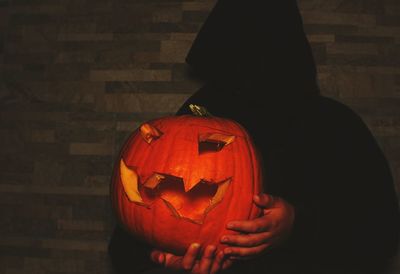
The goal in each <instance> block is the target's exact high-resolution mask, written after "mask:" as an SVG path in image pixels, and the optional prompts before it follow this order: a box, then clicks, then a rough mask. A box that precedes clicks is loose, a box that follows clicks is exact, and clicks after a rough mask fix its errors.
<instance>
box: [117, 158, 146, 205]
mask: <svg viewBox="0 0 400 274" xmlns="http://www.w3.org/2000/svg"><path fill="white" fill-rule="evenodd" d="M119 168H120V174H121V175H120V176H121V181H122V186H123V188H124V191H125V193H126V195H127V196H128V199H129V201H131V202H135V203H139V204H141V205H144V202H143V199H142V196H141V195H140V193H139V190H138V175H137V173H136V171H135V170H133V169H130V168H129V167H128V166H127V165H126V164H125V162H124V159H122V158H121V161H120V165H119Z"/></svg>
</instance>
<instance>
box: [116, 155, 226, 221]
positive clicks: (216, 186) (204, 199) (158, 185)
mask: <svg viewBox="0 0 400 274" xmlns="http://www.w3.org/2000/svg"><path fill="white" fill-rule="evenodd" d="M120 174H121V181H122V184H123V187H124V190H125V193H126V195H127V197H128V199H129V200H130V201H131V202H134V203H136V204H139V205H141V206H145V207H148V208H150V207H151V204H152V203H153V202H154V201H155V200H156V199H158V198H160V199H162V201H163V202H164V203H165V205H166V206H167V207H168V209H169V210H170V211H171V212H172V214H173V215H174V216H175V217H177V218H183V219H185V220H188V221H190V222H193V223H196V224H202V223H203V220H204V218H205V216H206V215H207V213H208V212H209V211H210V210H212V209H213V208H214V207H215V206H216V205H217V204H218V203H219V202H221V201H222V199H223V197H224V196H225V193H226V191H227V189H228V186H229V184H230V182H231V178H228V179H225V180H223V181H221V182H218V183H214V182H208V181H205V180H201V181H200V182H198V183H197V184H196V185H194V186H193V187H192V188H191V189H185V187H184V180H183V178H180V177H176V176H173V175H169V174H160V173H154V174H153V175H152V176H150V177H149V178H148V179H147V180H146V181H145V182H144V183H143V184H139V177H138V175H137V173H136V171H135V170H133V169H131V168H129V167H128V166H126V164H125V162H124V160H123V159H121V161H120Z"/></svg>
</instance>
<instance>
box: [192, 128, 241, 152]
mask: <svg viewBox="0 0 400 274" xmlns="http://www.w3.org/2000/svg"><path fill="white" fill-rule="evenodd" d="M234 140H235V136H233V135H226V134H221V133H204V134H200V135H199V154H202V153H206V152H218V151H220V150H222V149H223V148H224V147H225V146H227V145H229V144H230V143H232V142H233V141H234Z"/></svg>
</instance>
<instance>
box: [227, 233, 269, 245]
mask: <svg viewBox="0 0 400 274" xmlns="http://www.w3.org/2000/svg"><path fill="white" fill-rule="evenodd" d="M270 238H272V233H271V232H262V233H256V234H239V235H226V236H223V237H222V239H221V243H224V244H227V245H232V246H241V247H253V246H258V245H261V244H264V243H266V242H267V241H268V240H269V239H270Z"/></svg>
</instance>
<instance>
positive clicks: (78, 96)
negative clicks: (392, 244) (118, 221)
mask: <svg viewBox="0 0 400 274" xmlns="http://www.w3.org/2000/svg"><path fill="white" fill-rule="evenodd" d="M214 4H215V0H212V1H210V0H201V1H200V0H197V1H196V0H195V1H184V0H171V1H162V0H129V1H128V0H79V1H78V0H58V1H54V0H0V64H1V65H0V235H1V237H0V273H4V274H16V273H31V274H36V273H38V274H39V273H40V274H50V273H59V274H61V273H78V274H79V273H111V269H110V265H109V262H108V260H107V254H106V248H107V241H108V238H109V236H110V232H111V230H112V227H113V225H114V220H113V217H112V213H111V209H110V205H109V198H108V188H109V179H110V174H111V168H112V165H113V162H114V160H115V159H116V156H117V154H118V151H119V148H120V147H121V144H122V143H123V141H124V140H125V138H126V137H127V136H128V135H129V133H130V132H131V131H132V130H134V129H135V128H136V127H137V126H138V124H140V123H141V122H142V121H145V120H148V119H151V118H154V117H159V116H162V115H166V114H172V113H174V111H175V110H176V109H177V108H178V107H179V106H180V105H181V103H182V102H183V101H184V100H185V99H186V98H187V97H188V96H189V95H190V94H192V93H193V92H194V91H196V89H197V88H198V87H199V86H200V83H197V82H194V81H193V80H190V78H189V77H188V73H187V70H186V67H185V64H184V58H185V55H186V53H187V50H188V49H189V47H190V45H191V43H192V41H193V39H194V37H195V35H196V33H197V31H198V30H199V28H200V26H201V24H202V22H203V21H204V20H205V18H206V16H207V15H208V13H209V11H210V9H211V8H212V7H213V5H214ZM299 6H300V7H301V11H302V14H303V18H304V23H305V29H306V32H307V35H308V38H309V40H310V42H311V43H312V47H313V51H314V55H315V57H316V61H317V64H318V72H319V82H320V86H321V89H322V92H323V94H324V95H326V96H329V97H334V98H336V99H338V100H340V101H342V102H344V103H346V104H348V105H349V106H351V107H352V108H353V109H354V110H356V111H357V112H358V113H359V114H360V115H361V116H362V117H363V118H364V120H365V121H366V122H367V124H368V125H369V127H370V128H371V130H372V131H373V133H374V134H375V136H376V137H377V138H378V141H379V143H380V145H381V146H382V148H383V149H384V151H385V153H386V155H387V157H388V159H389V160H390V164H391V167H392V170H393V174H394V176H395V179H396V184H397V189H399V190H400V2H399V1H398V0H299ZM399 262H400V260H399ZM397 271H399V270H397ZM393 273H398V272H396V270H395V269H394V270H393Z"/></svg>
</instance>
